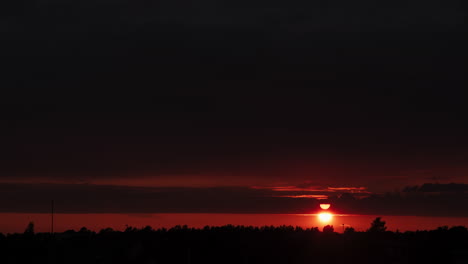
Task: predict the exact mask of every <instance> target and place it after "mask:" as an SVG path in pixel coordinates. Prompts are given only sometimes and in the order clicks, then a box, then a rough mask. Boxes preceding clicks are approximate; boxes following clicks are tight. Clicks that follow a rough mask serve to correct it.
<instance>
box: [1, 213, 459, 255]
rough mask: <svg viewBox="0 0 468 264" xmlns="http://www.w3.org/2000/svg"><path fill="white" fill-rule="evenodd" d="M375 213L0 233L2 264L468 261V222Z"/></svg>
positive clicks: (30, 229) (31, 225)
mask: <svg viewBox="0 0 468 264" xmlns="http://www.w3.org/2000/svg"><path fill="white" fill-rule="evenodd" d="M386 229H387V228H386V223H385V221H382V219H381V218H380V217H378V218H376V219H375V220H374V221H373V222H372V223H371V225H370V227H369V229H367V230H366V231H362V232H360V231H356V230H355V229H354V228H352V227H347V228H346V229H345V230H344V232H343V233H337V232H335V230H334V227H333V226H332V225H327V226H324V227H323V229H322V230H320V229H319V228H318V227H313V228H302V227H299V226H296V227H294V226H262V227H254V226H234V225H225V226H205V227H204V228H191V227H188V226H186V225H184V226H180V225H178V226H174V227H172V228H169V229H167V228H159V229H153V228H152V227H150V226H146V227H143V228H136V227H132V226H127V227H126V229H125V230H124V231H116V230H113V229H112V228H105V229H102V230H100V231H99V232H95V231H92V230H89V229H87V228H86V227H83V228H81V229H80V230H78V231H75V230H68V231H65V232H62V233H54V234H51V233H35V232H34V223H29V224H28V226H27V228H26V230H25V232H24V233H22V234H20V233H15V234H7V235H4V234H2V233H0V252H2V253H1V256H2V263H190V264H191V263H208V264H210V263H268V264H270V263H468V230H467V228H466V227H464V226H454V227H451V228H449V227H447V226H443V227H439V228H437V229H435V230H424V231H407V232H399V231H396V232H392V231H387V230H386Z"/></svg>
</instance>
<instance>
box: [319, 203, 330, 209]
mask: <svg viewBox="0 0 468 264" xmlns="http://www.w3.org/2000/svg"><path fill="white" fill-rule="evenodd" d="M320 208H322V209H323V210H327V209H328V208H330V204H320Z"/></svg>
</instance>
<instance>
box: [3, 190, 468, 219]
mask: <svg viewBox="0 0 468 264" xmlns="http://www.w3.org/2000/svg"><path fill="white" fill-rule="evenodd" d="M0 190H1V192H0V201H1V202H0V212H22V213H47V212H50V201H51V200H52V199H53V200H54V201H55V209H56V212H58V213H283V214H290V213H293V214H294V213H299V214H303V213H315V212H317V210H318V204H319V203H320V202H321V201H326V202H328V203H331V204H332V209H333V212H335V213H345V214H368V215H420V216H468V215H467V213H466V212H468V211H467V210H466V209H467V208H466V204H467V202H468V193H467V192H466V191H464V192H457V193H453V194H447V193H445V194H444V193H442V194H440V193H439V194H437V195H434V194H432V195H420V194H415V195H409V194H408V193H406V192H403V193H388V194H385V195H379V194H369V195H367V196H362V195H361V194H359V193H358V194H356V193H354V194H353V193H348V192H341V193H337V192H336V190H335V191H331V192H327V191H323V190H322V191H309V192H304V191H276V190H271V189H258V188H255V189H253V188H244V187H212V188H182V187H172V188H171V187H165V188H157V187H128V186H109V185H107V186H106V185H88V184H76V185H70V184H68V185H67V184H0ZM318 194H324V195H327V196H328V197H329V198H328V199H327V200H317V199H315V198H317V197H316V195H318ZM320 198H321V197H320Z"/></svg>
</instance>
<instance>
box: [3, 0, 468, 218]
mask: <svg viewBox="0 0 468 264" xmlns="http://www.w3.org/2000/svg"><path fill="white" fill-rule="evenodd" d="M1 5H2V8H0V10H2V11H1V12H2V13H3V14H2V20H1V21H0V28H1V30H2V32H3V33H4V34H2V36H1V37H0V38H1V40H2V46H3V47H2V48H1V49H0V54H1V56H2V62H1V64H2V65H3V66H6V67H5V68H6V70H5V71H4V72H3V76H4V78H2V80H1V82H2V86H3V87H7V89H5V91H3V92H2V96H1V99H0V121H1V122H0V146H1V148H0V190H1V192H0V212H3V213H13V212H15V213H18V212H22V213H28V212H30V213H43V212H48V210H49V204H50V200H52V199H54V200H55V201H56V203H57V210H58V212H63V213H310V212H313V211H314V210H316V209H317V205H318V204H319V203H320V202H321V201H323V200H325V199H326V201H331V202H333V203H334V204H335V205H336V206H335V208H336V210H337V211H339V212H343V213H361V214H380V213H382V214H394V215H410V214H416V215H442V216H466V212H468V210H465V209H466V208H465V207H466V206H465V207H463V206H462V205H460V204H467V203H464V201H466V199H467V198H468V194H467V191H466V184H468V176H467V175H468V174H467V172H468V163H467V154H468V148H467V147H468V141H467V137H466V134H467V132H468V131H467V130H468V123H467V119H466V114H467V113H468V111H467V110H468V109H467V106H466V92H465V89H464V87H465V86H466V79H465V78H466V77H465V76H466V71H467V64H466V62H467V61H468V60H466V59H467V52H466V49H465V48H464V47H465V46H466V38H465V37H464V35H465V34H464V32H466V25H464V16H465V11H464V10H465V9H464V8H463V3H462V2H461V1H435V0H431V1H409V2H408V1H392V2H391V3H390V2H388V3H387V2H385V1H383V2H375V1H354V2H349V1H331V2H330V1H328V2H325V1H315V2H306V1H299V0H298V1H292V2H290V1H288V2H282V1H268V2H265V1H208V0H203V1H184V2H182V1H166V0H161V1H141V2H134V1H132V2H130V1H129V2H127V1H112V2H110V1H69V2H66V3H64V2H62V1H60V2H59V1H47V2H43V1H30V2H27V3H26V2H25V3H19V2H15V3H2V4H1ZM451 183H452V184H451ZM414 186H416V187H414ZM428 202H429V205H427V204H428ZM422 205H425V207H424V208H422V207H421V206H422Z"/></svg>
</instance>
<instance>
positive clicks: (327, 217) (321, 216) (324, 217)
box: [318, 213, 333, 223]
mask: <svg viewBox="0 0 468 264" xmlns="http://www.w3.org/2000/svg"><path fill="white" fill-rule="evenodd" d="M318 218H319V220H320V222H324V223H326V222H330V220H332V218H333V215H332V214H330V213H320V214H318Z"/></svg>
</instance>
